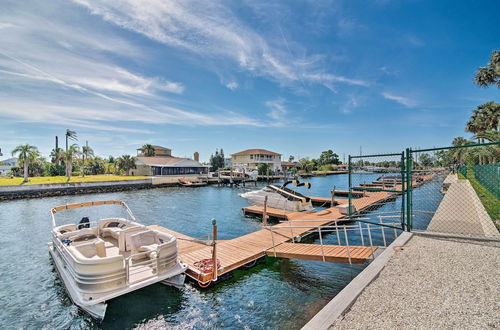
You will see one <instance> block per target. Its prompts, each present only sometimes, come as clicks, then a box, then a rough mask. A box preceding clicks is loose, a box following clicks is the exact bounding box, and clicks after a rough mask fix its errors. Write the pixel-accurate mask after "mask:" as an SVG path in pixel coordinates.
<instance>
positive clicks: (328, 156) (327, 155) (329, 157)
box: [318, 150, 340, 166]
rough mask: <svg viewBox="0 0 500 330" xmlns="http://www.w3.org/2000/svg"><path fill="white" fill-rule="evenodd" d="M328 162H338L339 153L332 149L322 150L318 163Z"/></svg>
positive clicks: (325, 163)
mask: <svg viewBox="0 0 500 330" xmlns="http://www.w3.org/2000/svg"><path fill="white" fill-rule="evenodd" d="M328 164H335V165H338V164H340V161H339V155H337V154H336V153H334V152H333V151H332V150H326V151H323V152H322V153H321V155H320V156H319V159H318V165H320V166H322V165H328Z"/></svg>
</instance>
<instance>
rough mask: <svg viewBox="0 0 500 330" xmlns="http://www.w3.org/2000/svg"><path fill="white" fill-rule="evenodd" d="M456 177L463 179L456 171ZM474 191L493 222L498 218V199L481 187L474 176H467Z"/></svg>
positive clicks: (499, 215)
mask: <svg viewBox="0 0 500 330" xmlns="http://www.w3.org/2000/svg"><path fill="white" fill-rule="evenodd" d="M458 177H459V178H460V179H465V177H464V176H463V175H462V173H458ZM467 179H468V180H469V182H470V184H471V185H472V187H473V188H474V190H475V191H476V194H477V196H478V197H479V199H480V200H481V203H482V204H483V206H484V208H485V209H486V212H488V214H489V215H490V217H491V219H492V220H493V221H494V222H495V220H500V201H499V200H498V198H496V197H495V195H493V194H492V193H491V192H490V191H489V190H488V189H486V188H485V187H483V185H481V184H480V183H479V181H477V180H476V179H474V178H467Z"/></svg>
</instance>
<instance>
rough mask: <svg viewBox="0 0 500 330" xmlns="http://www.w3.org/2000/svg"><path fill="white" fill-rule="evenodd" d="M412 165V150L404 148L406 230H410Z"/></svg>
mask: <svg viewBox="0 0 500 330" xmlns="http://www.w3.org/2000/svg"><path fill="white" fill-rule="evenodd" d="M411 167H412V151H411V148H407V149H406V231H411V230H412V222H413V221H412V210H411V207H412V189H413V179H412V173H411Z"/></svg>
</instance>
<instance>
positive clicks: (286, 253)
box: [149, 177, 432, 287]
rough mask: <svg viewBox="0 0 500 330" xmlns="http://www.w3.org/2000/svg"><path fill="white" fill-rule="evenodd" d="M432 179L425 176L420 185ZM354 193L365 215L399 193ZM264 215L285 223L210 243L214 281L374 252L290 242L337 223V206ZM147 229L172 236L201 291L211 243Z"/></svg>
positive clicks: (207, 279) (356, 260)
mask: <svg viewBox="0 0 500 330" xmlns="http://www.w3.org/2000/svg"><path fill="white" fill-rule="evenodd" d="M431 178H432V177H426V178H424V181H427V180H429V179H431ZM414 184H415V185H419V184H421V182H418V183H417V182H414ZM396 188H397V186H396ZM337 192H338V193H340V194H343V193H347V192H344V191H335V195H337ZM355 194H356V197H358V198H356V199H354V200H353V201H352V203H353V204H354V206H355V207H356V210H357V211H363V210H365V211H366V210H369V209H370V208H373V207H377V205H378V204H380V203H383V202H384V201H387V200H390V199H394V198H396V196H397V195H398V193H395V192H394V191H377V192H373V191H369V192H367V191H363V192H355ZM313 198H315V199H316V201H318V202H321V201H323V202H325V201H326V199H328V198H325V199H323V198H321V197H313ZM328 200H329V199H328ZM344 202H345V200H344ZM243 211H244V212H245V213H246V214H257V215H262V214H263V211H264V210H263V207H261V206H249V207H246V208H243ZM266 213H267V215H268V216H271V217H275V218H280V219H284V220H288V221H285V222H282V223H279V224H276V225H273V226H264V228H263V229H261V230H258V231H256V232H253V233H249V234H247V235H243V236H240V237H237V238H234V239H230V240H215V242H216V245H215V251H216V255H215V258H216V259H217V261H218V263H220V265H219V266H218V268H217V278H220V277H221V276H223V275H224V274H228V273H230V272H231V271H233V270H235V269H237V268H240V267H242V266H245V265H249V266H251V265H253V264H254V262H256V261H257V260H258V259H260V258H262V257H264V256H270V257H277V258H293V259H305V260H320V261H327V262H341V263H353V264H363V263H365V262H366V261H367V260H368V259H370V258H373V255H374V253H375V251H376V250H377V248H378V247H371V246H349V245H347V246H341V245H324V244H321V245H318V244H303V243H295V241H300V238H302V237H304V236H307V235H309V234H311V233H313V232H316V231H317V228H318V227H319V226H326V225H331V224H336V223H337V222H338V221H342V220H343V219H345V216H346V215H345V214H342V213H341V212H340V209H339V208H337V207H330V208H327V209H325V210H321V211H318V212H293V211H286V210H281V209H273V208H269V207H268V208H267V210H266ZM292 222H293V225H292ZM149 228H151V229H155V230H159V231H162V232H165V233H168V234H171V235H173V236H175V237H177V239H178V241H177V242H178V249H179V257H178V258H179V260H181V261H182V262H184V263H186V264H187V265H188V270H187V271H186V274H187V275H188V276H189V277H191V278H192V279H194V280H195V281H197V282H198V284H199V285H200V286H203V287H206V286H205V285H209V284H210V283H211V282H213V281H214V274H213V273H212V272H209V271H203V270H201V269H200V267H198V266H197V264H198V263H199V262H200V261H202V260H208V259H210V260H213V259H214V246H213V245H212V243H213V241H211V240H208V241H202V240H199V239H196V238H194V237H190V236H187V235H184V234H181V233H178V232H175V231H173V230H170V229H167V228H164V227H161V226H158V225H153V226H149Z"/></svg>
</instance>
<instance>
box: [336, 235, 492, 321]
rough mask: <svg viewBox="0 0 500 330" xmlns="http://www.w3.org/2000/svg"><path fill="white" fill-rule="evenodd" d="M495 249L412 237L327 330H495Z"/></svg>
mask: <svg viewBox="0 0 500 330" xmlns="http://www.w3.org/2000/svg"><path fill="white" fill-rule="evenodd" d="M499 278H500V247H499V245H498V244H486V243H471V242H470V241H451V240H442V239H436V238H428V237H421V236H414V237H413V238H412V239H411V240H410V241H409V242H408V243H407V244H406V245H405V246H404V247H403V248H400V250H399V251H398V252H397V253H396V254H395V255H394V257H393V258H392V259H391V260H390V261H389V262H388V264H387V265H386V267H385V268H384V269H383V270H382V272H381V273H380V276H379V277H378V278H377V279H376V280H375V281H373V282H372V283H371V284H370V285H369V286H368V287H367V288H366V289H365V290H364V291H363V293H362V294H361V295H360V296H359V297H358V299H357V300H356V302H355V303H354V305H353V306H352V307H351V309H350V311H349V312H347V313H346V314H345V315H344V318H343V319H342V320H337V321H336V322H335V323H334V324H333V325H332V327H331V329H394V328H399V329H401V328H412V329H416V328H418V329H499V328H500V281H499Z"/></svg>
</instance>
